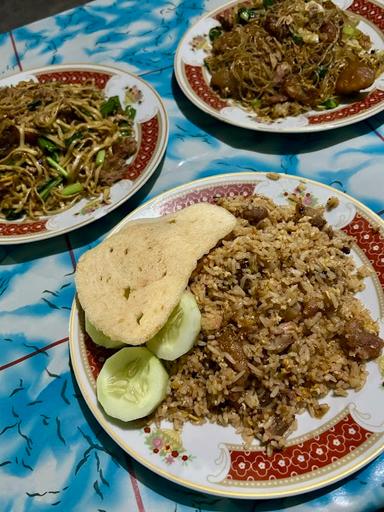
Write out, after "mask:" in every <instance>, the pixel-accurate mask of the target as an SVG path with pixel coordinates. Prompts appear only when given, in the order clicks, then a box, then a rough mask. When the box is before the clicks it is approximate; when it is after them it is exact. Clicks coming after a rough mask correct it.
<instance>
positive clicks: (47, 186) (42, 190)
mask: <svg viewBox="0 0 384 512" xmlns="http://www.w3.org/2000/svg"><path fill="white" fill-rule="evenodd" d="M62 181H63V178H62V177H61V176H60V177H59V178H51V179H50V180H48V181H47V182H46V183H44V184H43V185H42V186H40V187H39V188H38V189H37V192H38V194H39V196H40V197H41V199H42V200H43V201H45V200H46V199H47V197H48V196H49V194H50V193H51V191H52V189H54V188H55V187H57V186H58V185H60V183H61V182H62Z"/></svg>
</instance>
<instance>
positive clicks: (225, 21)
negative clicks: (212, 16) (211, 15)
mask: <svg viewBox="0 0 384 512" xmlns="http://www.w3.org/2000/svg"><path fill="white" fill-rule="evenodd" d="M233 16H234V15H233V13H232V10H231V9H227V10H225V11H224V12H223V13H221V14H219V15H218V16H217V17H216V19H217V21H218V22H219V23H220V25H221V26H222V27H223V30H225V31H229V30H231V29H232V28H233Z"/></svg>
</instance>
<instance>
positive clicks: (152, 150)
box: [0, 64, 168, 244]
mask: <svg viewBox="0 0 384 512" xmlns="http://www.w3.org/2000/svg"><path fill="white" fill-rule="evenodd" d="M90 79H93V80H95V83H96V85H97V86H98V87H100V88H101V89H103V90H104V92H105V95H106V97H110V96H115V95H118V96H120V100H121V103H122V104H123V105H124V104H125V93H126V91H127V89H128V88H133V90H134V93H135V94H134V96H136V97H135V98H133V101H134V103H133V106H134V107H135V109H136V117H135V132H136V136H137V140H138V142H139V144H138V149H137V151H136V153H135V154H134V155H133V156H132V157H131V158H130V159H129V160H128V161H127V168H126V173H125V176H126V179H123V180H120V181H119V182H117V183H115V184H114V185H113V186H112V187H111V202H110V204H108V205H102V206H100V207H98V208H96V209H95V210H93V211H88V212H86V211H85V212H83V211H82V210H83V208H84V206H85V205H86V204H87V203H88V202H89V200H87V199H83V200H81V201H79V202H78V203H76V204H75V205H74V206H73V207H72V208H70V209H68V210H66V211H64V212H62V213H59V214H57V215H50V216H47V217H42V218H41V219H39V220H37V221H31V220H28V219H25V218H24V219H21V220H19V221H5V220H0V244H17V243H23V242H34V241H36V240H43V239H45V238H50V237H52V236H57V235H61V234H63V233H67V232H69V231H72V230H74V229H77V228H80V227H82V226H85V225H86V224H89V223H90V222H93V221H94V220H96V219H99V218H100V217H103V216H104V215H106V214H107V213H109V212H111V211H112V210H114V209H115V208H117V207H118V206H120V205H121V204H122V203H123V202H124V201H126V200H127V199H128V198H130V197H131V196H132V195H133V194H134V193H135V192H137V191H138V190H139V189H140V188H141V187H142V186H143V185H144V183H145V182H146V181H147V180H148V179H149V177H150V176H151V175H152V174H153V173H154V172H155V170H156V167H157V166H158V164H159V162H160V160H161V158H162V156H163V154H164V151H165V148H166V146H167V141H168V118H167V114H166V110H165V107H164V105H163V102H162V100H161V98H160V96H159V95H158V94H157V92H156V91H155V90H154V89H153V88H152V87H151V86H150V85H149V84H148V83H147V82H145V81H144V80H142V79H141V78H139V77H138V76H136V75H133V74H131V73H128V72H126V71H121V70H119V69H117V68H112V67H107V66H98V65H94V64H65V65H57V66H47V67H44V68H39V69H32V70H30V71H24V72H22V73H17V74H15V75H12V76H9V77H6V78H3V79H2V80H0V87H4V86H7V85H16V84H17V83H19V82H21V81H23V80H33V81H35V82H46V81H52V80H57V81H64V82H66V83H82V82H83V81H85V80H90Z"/></svg>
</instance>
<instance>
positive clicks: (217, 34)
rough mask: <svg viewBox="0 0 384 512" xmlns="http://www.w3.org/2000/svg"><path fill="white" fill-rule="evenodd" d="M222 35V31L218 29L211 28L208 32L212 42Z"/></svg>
mask: <svg viewBox="0 0 384 512" xmlns="http://www.w3.org/2000/svg"><path fill="white" fill-rule="evenodd" d="M222 33H223V31H222V29H221V28H220V27H213V28H211V30H210V31H209V32H208V36H209V39H210V41H212V42H213V41H214V40H215V39H217V38H218V37H220V36H221V34H222Z"/></svg>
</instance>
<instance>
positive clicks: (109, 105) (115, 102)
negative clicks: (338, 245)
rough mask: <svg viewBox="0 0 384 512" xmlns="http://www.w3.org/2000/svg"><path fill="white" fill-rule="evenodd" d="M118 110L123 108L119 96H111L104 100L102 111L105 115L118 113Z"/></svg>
mask: <svg viewBox="0 0 384 512" xmlns="http://www.w3.org/2000/svg"><path fill="white" fill-rule="evenodd" d="M118 110H121V104H120V100H119V97H118V96H111V97H110V98H108V99H107V101H104V103H103V104H102V105H101V107H100V112H101V115H102V116H103V117H108V116H110V115H112V114H116V112H118Z"/></svg>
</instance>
